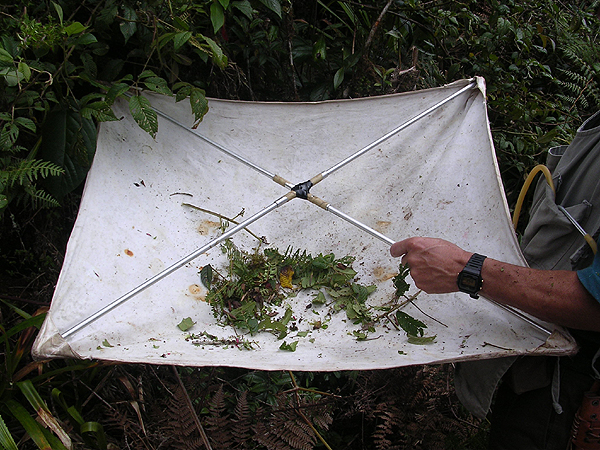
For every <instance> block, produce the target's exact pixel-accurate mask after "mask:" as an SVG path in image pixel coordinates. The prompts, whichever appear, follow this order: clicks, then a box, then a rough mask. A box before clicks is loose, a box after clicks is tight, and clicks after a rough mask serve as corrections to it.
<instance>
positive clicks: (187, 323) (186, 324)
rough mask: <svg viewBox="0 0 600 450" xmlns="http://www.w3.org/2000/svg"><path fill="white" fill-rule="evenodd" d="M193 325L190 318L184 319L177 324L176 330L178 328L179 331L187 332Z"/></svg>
mask: <svg viewBox="0 0 600 450" xmlns="http://www.w3.org/2000/svg"><path fill="white" fill-rule="evenodd" d="M194 323H195V322H194V321H193V320H192V318H191V317H186V318H185V319H183V320H182V321H181V322H179V324H178V325H177V328H179V329H180V330H181V331H187V330H189V329H190V328H192V327H193V326H194Z"/></svg>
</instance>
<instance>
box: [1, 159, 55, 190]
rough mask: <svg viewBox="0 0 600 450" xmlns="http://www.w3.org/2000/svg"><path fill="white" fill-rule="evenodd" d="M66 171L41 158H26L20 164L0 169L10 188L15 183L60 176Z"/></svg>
mask: <svg viewBox="0 0 600 450" xmlns="http://www.w3.org/2000/svg"><path fill="white" fill-rule="evenodd" d="M63 173H65V171H64V169H63V168H62V167H60V166H58V165H56V164H54V163H52V162H50V161H41V160H39V159H24V160H21V161H20V162H19V163H18V164H16V165H13V166H9V167H6V168H4V169H0V175H2V177H3V178H4V180H5V181H6V186H7V187H8V188H9V189H10V188H12V187H14V186H15V185H20V186H24V185H26V184H30V183H32V182H34V181H36V180H37V179H38V178H46V177H48V176H58V175H62V174H63Z"/></svg>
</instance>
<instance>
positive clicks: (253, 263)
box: [200, 241, 376, 339]
mask: <svg viewBox="0 0 600 450" xmlns="http://www.w3.org/2000/svg"><path fill="white" fill-rule="evenodd" d="M222 248H223V251H224V252H226V253H227V257H228V260H229V266H228V267H227V273H226V274H225V275H222V274H220V273H219V272H217V271H216V270H215V269H214V268H213V267H212V266H210V265H207V266H205V267H203V268H202V271H201V274H200V277H201V280H202V282H203V283H204V284H205V286H206V287H207V288H208V289H209V292H208V295H207V298H206V299H207V302H208V303H209V304H210V305H211V307H212V308H213V313H214V315H215V317H216V318H217V319H219V320H220V321H221V322H222V323H223V324H225V325H230V326H232V327H234V328H236V329H238V330H243V331H247V332H250V334H255V333H257V332H259V331H270V332H273V333H276V334H277V335H278V338H279V339H283V338H284V337H285V336H286V335H287V334H288V333H289V332H290V331H297V330H298V326H297V321H298V320H299V318H296V317H295V316H294V314H293V311H292V309H291V307H290V306H289V305H285V304H284V300H285V299H287V298H293V297H295V296H296V295H297V293H298V292H299V291H301V290H313V291H314V292H315V296H314V297H313V298H312V300H311V302H310V303H309V304H308V305H306V309H311V308H314V307H319V306H322V305H329V306H330V309H329V311H330V312H331V313H336V312H339V311H342V310H343V311H345V312H346V315H347V317H348V319H350V320H352V321H353V323H355V324H361V325H362V326H363V327H364V328H366V329H369V330H371V331H374V329H373V327H372V325H371V323H372V322H373V320H374V319H373V317H372V315H371V313H370V311H369V308H368V307H367V306H366V304H365V302H366V300H367V298H368V296H369V295H370V294H371V293H372V292H374V291H375V289H376V286H374V285H370V286H365V285H362V284H359V283H357V282H355V281H354V279H355V277H356V275H357V272H356V271H355V270H354V269H353V268H352V263H353V262H354V260H355V258H354V257H352V256H344V257H342V258H336V257H335V255H334V254H333V253H330V254H326V255H324V254H319V255H318V256H316V257H313V256H312V255H310V254H308V253H307V252H306V251H302V252H301V251H300V250H295V251H294V250H293V249H290V248H288V249H287V251H286V252H284V253H283V254H282V253H280V252H279V250H278V249H275V248H267V249H265V250H264V251H262V252H261V251H260V249H258V248H257V249H255V250H254V252H252V253H246V252H243V251H240V250H239V249H238V248H237V247H235V245H233V243H232V242H231V241H226V242H225V243H224V245H223V246H222ZM282 309H283V312H282V313H281V310H282ZM323 326H325V324H323V323H317V322H313V323H312V327H313V328H320V327H323Z"/></svg>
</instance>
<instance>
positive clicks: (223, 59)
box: [204, 36, 227, 69]
mask: <svg viewBox="0 0 600 450" xmlns="http://www.w3.org/2000/svg"><path fill="white" fill-rule="evenodd" d="M204 40H205V41H206V43H207V44H208V46H209V47H210V50H211V53H212V60H213V62H214V63H215V64H216V65H217V66H219V67H220V68H221V69H224V68H225V66H227V56H225V55H224V54H223V50H221V47H219V45H218V44H217V43H216V42H215V41H213V40H212V39H211V38H208V37H206V36H204Z"/></svg>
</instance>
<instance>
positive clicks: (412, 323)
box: [396, 311, 427, 336]
mask: <svg viewBox="0 0 600 450" xmlns="http://www.w3.org/2000/svg"><path fill="white" fill-rule="evenodd" d="M396 319H397V320H398V325H399V326H400V327H401V328H402V329H403V330H404V331H406V334H407V335H409V336H411V335H412V336H423V330H424V329H425V328H427V325H425V324H424V323H423V322H421V321H420V320H418V319H415V318H414V317H411V316H409V315H408V314H406V313H405V312H404V311H396Z"/></svg>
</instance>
